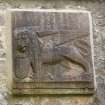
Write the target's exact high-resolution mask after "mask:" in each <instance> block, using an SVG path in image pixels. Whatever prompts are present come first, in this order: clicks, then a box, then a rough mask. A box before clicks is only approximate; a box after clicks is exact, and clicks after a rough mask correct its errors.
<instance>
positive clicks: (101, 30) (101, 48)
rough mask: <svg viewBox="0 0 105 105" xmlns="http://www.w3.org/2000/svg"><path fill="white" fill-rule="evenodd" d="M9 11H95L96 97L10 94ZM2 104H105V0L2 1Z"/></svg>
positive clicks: (0, 66)
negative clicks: (7, 11) (6, 16)
mask: <svg viewBox="0 0 105 105" xmlns="http://www.w3.org/2000/svg"><path fill="white" fill-rule="evenodd" d="M8 8H45V9H46V8H47V9H49V8H50V9H52V8H55V9H82V10H89V11H91V12H92V17H93V34H94V59H95V71H96V79H97V80H96V81H97V92H96V96H59V97H57V96H56V97H55V96H54V97H53V96H52V97H51V96H50V97H48V96H43V97H42V96H41V97H39V96H33V97H32V96H31V97H25V96H23V97H17V96H12V95H11V93H12V92H11V90H10V89H9V88H8V82H7V81H8V78H7V77H8V72H7V69H6V38H5V36H6V35H5V30H6V28H5V15H6V13H5V11H4V10H6V9H8ZM0 9H1V10H2V11H1V12H0V105H105V70H104V68H105V35H104V34H105V11H104V10H105V2H104V0H80V1H79V0H78V1H77V0H73V1H69V0H57V1H54V0H50V1H48V0H36V1H34V0H31V1H28V0H21V1H19V0H14V1H13V0H1V2H0Z"/></svg>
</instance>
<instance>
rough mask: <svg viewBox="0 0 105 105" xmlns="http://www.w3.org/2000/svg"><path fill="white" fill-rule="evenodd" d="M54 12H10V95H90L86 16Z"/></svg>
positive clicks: (92, 85) (91, 82) (89, 55)
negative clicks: (11, 72)
mask: <svg viewBox="0 0 105 105" xmlns="http://www.w3.org/2000/svg"><path fill="white" fill-rule="evenodd" d="M56 11H58V12H56ZM56 11H55V12H54V11H52V12H50V11H48V12H47V11H46V12H44V10H43V11H40V12H38V11H12V16H11V17H12V37H13V38H12V39H13V40H12V44H13V45H12V48H13V83H14V84H13V88H14V93H20V94H24V93H25V94H46V93H47V94H71V93H73V92H74V93H77V94H78V93H80V94H82V93H83V94H87V93H89V94H90V93H92V92H93V87H94V83H93V79H94V78H93V61H92V46H91V41H92V40H91V37H90V34H91V33H90V31H91V30H90V20H89V16H90V15H89V13H88V12H86V13H85V12H77V11H75V12H64V11H62V12H61V11H60V10H56ZM83 21H85V22H83ZM85 88H86V89H85ZM70 89H71V90H70Z"/></svg>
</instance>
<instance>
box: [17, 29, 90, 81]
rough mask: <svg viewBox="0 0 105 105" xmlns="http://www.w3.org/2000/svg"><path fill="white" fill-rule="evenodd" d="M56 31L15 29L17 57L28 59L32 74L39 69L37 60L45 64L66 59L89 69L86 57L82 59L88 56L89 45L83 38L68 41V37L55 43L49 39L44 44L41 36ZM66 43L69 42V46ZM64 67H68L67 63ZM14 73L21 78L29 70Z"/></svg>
mask: <svg viewBox="0 0 105 105" xmlns="http://www.w3.org/2000/svg"><path fill="white" fill-rule="evenodd" d="M62 32H63V31H62ZM58 33H60V32H59V31H58V32H57V31H54V30H53V31H45V32H32V31H30V30H28V29H25V30H21V31H20V30H17V31H16V32H15V35H16V36H17V37H16V41H17V46H16V51H17V57H18V58H20V59H26V58H27V59H28V61H29V66H30V67H31V69H32V72H33V74H34V76H35V73H36V71H38V70H39V69H40V68H39V66H41V65H40V63H39V60H40V62H41V63H42V64H46V65H56V64H59V63H61V62H62V61H63V60H67V61H68V62H71V61H72V62H74V63H76V64H77V65H80V66H81V67H82V68H83V70H84V71H86V72H88V71H89V68H90V64H89V62H88V60H87V59H84V56H87V57H88V56H89V51H88V49H90V46H89V45H88V43H87V42H86V41H85V40H83V39H80V38H78V39H76V40H74V41H73V40H72V41H70V39H68V40H67V41H59V43H56V42H54V41H53V40H51V39H50V40H49V42H48V43H47V44H44V42H43V39H41V38H42V37H47V36H53V34H58ZM68 34H70V33H68ZM67 44H69V47H68V46H67ZM39 57H40V59H39ZM63 66H64V65H63ZM64 67H65V68H69V66H68V65H66V66H64ZM23 69H24V68H23ZM69 69H70V68H69ZM15 73H16V74H15V75H16V77H18V78H22V79H23V78H26V77H27V76H28V73H29V71H28V70H27V71H26V70H25V71H24V72H23V74H19V72H18V71H16V72H15ZM21 73H22V72H21Z"/></svg>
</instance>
